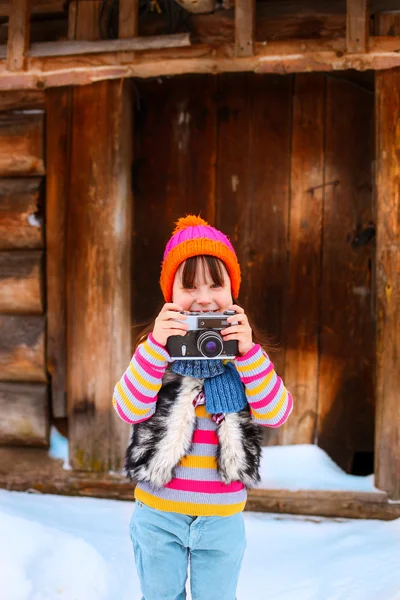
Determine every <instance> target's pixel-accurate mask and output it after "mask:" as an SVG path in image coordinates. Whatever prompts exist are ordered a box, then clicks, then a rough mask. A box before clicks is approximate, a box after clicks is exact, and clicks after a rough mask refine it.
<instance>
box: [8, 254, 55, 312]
mask: <svg viewBox="0 0 400 600" xmlns="http://www.w3.org/2000/svg"><path fill="white" fill-rule="evenodd" d="M42 259H43V256H42V252H38V251H32V250H21V251H18V252H15V251H12V252H0V313H19V314H22V313H30V314H43V285H44V281H43V264H42V263H43V260H42Z"/></svg>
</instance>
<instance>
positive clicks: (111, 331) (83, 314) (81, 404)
mask: <svg viewBox="0 0 400 600" xmlns="http://www.w3.org/2000/svg"><path fill="white" fill-rule="evenodd" d="M131 106H132V101H131V99H130V98H129V97H128V96H127V90H126V89H125V88H124V86H123V85H122V83H120V82H118V81H116V82H111V83H110V82H105V83H99V84H95V85H93V86H92V87H83V88H79V89H76V90H74V100H73V133H72V146H71V179H70V194H69V202H68V217H67V223H68V225H67V353H68V354H67V357H68V358H67V360H68V373H67V394H68V406H69V435H70V438H69V439H70V456H71V464H72V465H73V467H74V468H75V469H83V470H105V471H107V470H109V469H118V468H120V466H121V460H122V457H123V452H124V447H125V444H126V441H127V440H126V438H127V435H128V429H129V428H126V427H125V426H124V423H123V422H121V420H120V419H118V417H117V415H116V414H115V411H114V410H113V408H112V405H111V401H110V399H111V397H112V391H113V388H114V385H115V383H116V381H118V379H119V377H120V376H121V373H123V371H124V369H125V368H126V365H127V364H128V363H129V359H130V355H131V339H130V330H131V320H130V240H131V196H130V171H131V153H130V150H129V142H130V139H131V135H132V130H131V115H130V110H131ZM93 139H96V144H93Z"/></svg>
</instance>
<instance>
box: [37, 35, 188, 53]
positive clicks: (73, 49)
mask: <svg viewBox="0 0 400 600" xmlns="http://www.w3.org/2000/svg"><path fill="white" fill-rule="evenodd" d="M185 46H190V37H189V34H188V33H176V34H173V35H158V36H151V37H150V36H149V37H140V38H131V39H127V40H100V41H91V42H90V41H70V42H41V43H37V44H31V47H30V50H29V56H32V57H34V56H35V57H46V56H47V57H50V56H79V55H81V54H85V55H89V54H101V53H115V52H125V51H129V50H140V51H143V50H159V49H161V48H184V47H185Z"/></svg>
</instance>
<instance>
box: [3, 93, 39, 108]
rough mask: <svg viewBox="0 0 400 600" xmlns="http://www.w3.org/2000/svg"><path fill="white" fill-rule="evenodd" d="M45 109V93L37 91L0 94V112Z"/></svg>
mask: <svg viewBox="0 0 400 600" xmlns="http://www.w3.org/2000/svg"><path fill="white" fill-rule="evenodd" d="M26 109H31V110H32V109H36V110H43V109H44V93H43V92H40V91H36V90H31V91H29V90H28V91H21V92H19V91H16V92H0V111H3V110H4V111H5V110H26Z"/></svg>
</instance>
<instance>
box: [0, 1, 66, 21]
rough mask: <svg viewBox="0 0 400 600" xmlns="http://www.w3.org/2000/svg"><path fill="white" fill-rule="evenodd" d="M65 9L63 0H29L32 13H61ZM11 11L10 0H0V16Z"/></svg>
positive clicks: (7, 15) (6, 15)
mask: <svg viewBox="0 0 400 600" xmlns="http://www.w3.org/2000/svg"><path fill="white" fill-rule="evenodd" d="M64 11H65V0H31V12H32V14H33V15H40V14H52V15H56V14H62V13H63V12H64ZM10 13H11V0H0V17H9V16H10Z"/></svg>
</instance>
